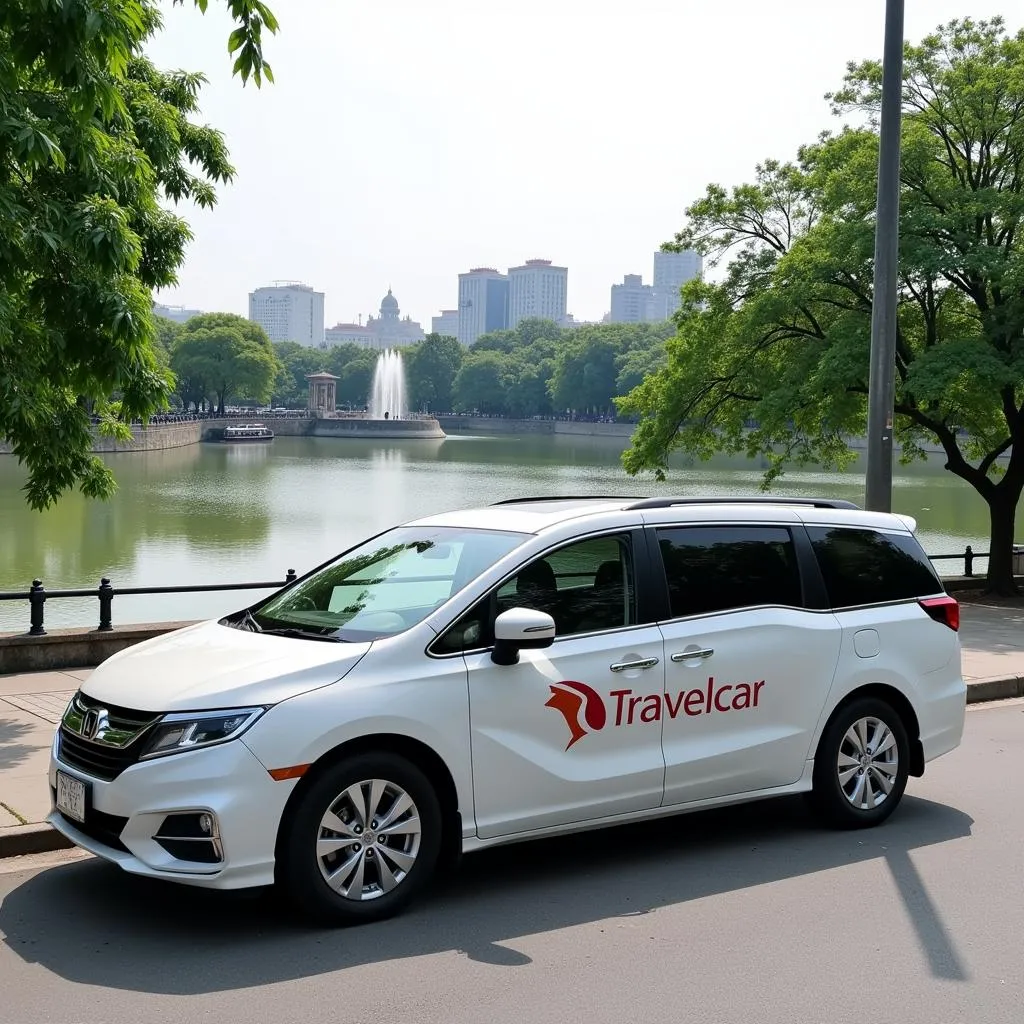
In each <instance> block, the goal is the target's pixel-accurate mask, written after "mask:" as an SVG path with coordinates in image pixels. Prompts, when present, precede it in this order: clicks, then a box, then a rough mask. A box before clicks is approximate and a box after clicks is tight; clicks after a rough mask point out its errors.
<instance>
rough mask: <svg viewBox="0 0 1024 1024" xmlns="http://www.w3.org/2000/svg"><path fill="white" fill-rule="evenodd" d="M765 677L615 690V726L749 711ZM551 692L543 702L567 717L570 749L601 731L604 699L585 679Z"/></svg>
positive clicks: (552, 687)
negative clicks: (659, 689)
mask: <svg viewBox="0 0 1024 1024" xmlns="http://www.w3.org/2000/svg"><path fill="white" fill-rule="evenodd" d="M763 687H764V680H763V679H761V680H759V681H758V682H756V683H725V684H722V683H716V682H715V678H714V676H711V677H710V678H709V679H708V681H707V685H706V686H701V687H696V688H694V689H692V690H680V691H679V692H678V693H675V694H670V693H649V694H637V693H633V691H632V690H612V692H611V693H610V694H608V697H609V699H610V700H612V701H614V719H613V721H612V725H613V726H619V725H634V724H635V723H636V722H660V721H661V719H662V717H665V718H670V719H674V718H676V717H677V716H678V715H679V714H680V713H682V714H685V715H687V716H689V717H691V718H693V717H696V716H698V715H711V714H716V713H720V712H727V711H746V710H748V709H749V708H756V707H757V705H758V701H759V700H760V697H761V690H762V688H763ZM548 689H549V690H551V696H550V697H548V699H547V701H546V702H545V704H544V707H546V708H554V709H555V711H557V712H559V713H560V714H561V716H562V717H563V718H564V719H565V724H566V727H567V728H568V730H569V742H568V743H567V744H566V745H565V749H566V750H568V749H569V748H570V747H571V746H572V745H573V744H574V743H577V742H578V741H579V740H581V739H583V737H584V736H586V735H587V734H588V733H591V732H600V731H601V730H602V729H603V728H604V727H605V725H606V724H607V723H608V718H609V715H608V709H607V707H606V706H605V699H604V698H603V697H602V696H601V695H600V694H599V693H598V692H597V691H596V690H595V689H593V688H592V687H590V686H588V685H587V684H586V683H580V682H576V681H575V680H572V679H564V680H562V681H561V682H559V683H551V684H549V686H548Z"/></svg>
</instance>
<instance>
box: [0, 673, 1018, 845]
mask: <svg viewBox="0 0 1024 1024" xmlns="http://www.w3.org/2000/svg"><path fill="white" fill-rule="evenodd" d="M1013 697H1024V676H1011V677H1009V678H1003V677H996V678H994V679H978V680H974V681H972V682H970V683H968V684H967V703H968V704H984V703H987V702H989V701H996V700H1008V699H1010V698H1013ZM73 846H74V843H72V842H71V840H70V839H68V838H67V837H66V836H65V835H63V834H62V833H60V832H58V831H57V830H56V829H55V828H53V826H52V825H48V824H47V823H46V822H45V821H44V822H40V823H38V824H35V825H12V826H10V827H6V828H0V858H4V857H24V856H27V855H29V854H33V853H50V852H52V851H54V850H70V849H72V848H73Z"/></svg>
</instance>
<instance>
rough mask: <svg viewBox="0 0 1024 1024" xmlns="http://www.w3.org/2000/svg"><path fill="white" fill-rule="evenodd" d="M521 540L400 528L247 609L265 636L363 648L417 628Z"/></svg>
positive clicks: (448, 530)
mask: <svg viewBox="0 0 1024 1024" xmlns="http://www.w3.org/2000/svg"><path fill="white" fill-rule="evenodd" d="M526 539H527V538H526V535H525V534H519V533H500V532H497V531H493V530H468V529H461V528H453V527H412V526H409V527H400V528H399V529H396V530H390V531H388V532H387V533H384V534H382V535H381V536H379V537H375V538H374V539H373V540H371V541H367V542H366V543H365V544H362V545H360V546H359V547H357V548H354V549H353V550H352V551H349V552H348V553H347V554H345V555H343V556H342V557H341V558H339V559H338V560H337V561H335V562H332V563H331V564H330V565H327V566H325V567H324V568H322V569H320V570H319V571H318V572H315V573H313V575H312V576H310V577H309V578H308V579H305V580H302V581H300V582H299V583H296V584H295V585H294V586H292V587H290V588H289V589H288V590H286V591H284V592H283V593H281V594H277V595H275V596H274V597H271V598H270V599H269V600H268V601H266V602H265V603H264V604H262V605H259V606H257V607H255V608H253V609H252V615H251V619H252V620H254V621H255V625H256V626H257V627H259V628H260V629H262V630H301V631H303V632H306V633H309V634H312V635H314V636H330V637H333V638H335V639H338V640H349V641H360V640H364V641H365V640H372V639H376V638H379V637H385V636H393V635H394V634H396V633H401V632H402V631H403V630H406V629H409V628H410V627H411V626H415V625H416V624H417V623H418V622H422V621H423V619H425V618H426V617H427V616H428V615H429V614H430V613H431V612H432V611H433V610H434V609H435V608H437V607H439V606H440V605H442V604H443V603H444V602H445V601H447V600H448V599H449V598H450V597H452V596H454V595H455V594H457V593H458V592H459V591H460V590H462V589H463V587H465V586H467V585H468V584H469V583H471V582H472V581H473V580H474V579H475V578H476V577H477V576H479V575H480V573H481V572H483V571H484V570H485V569H486V568H487V567H488V566H490V565H492V564H493V563H494V562H496V561H497V560H498V559H500V558H502V557H503V556H505V555H507V554H508V553H509V552H510V551H512V550H513V549H514V548H516V547H518V546H519V545H520V544H522V543H523V542H524V541H525V540H526Z"/></svg>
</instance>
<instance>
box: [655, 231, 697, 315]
mask: <svg viewBox="0 0 1024 1024" xmlns="http://www.w3.org/2000/svg"><path fill="white" fill-rule="evenodd" d="M703 273H704V258H703V257H702V256H701V254H700V253H699V252H694V251H693V250H692V249H684V250H683V251H682V252H656V253H655V254H654V317H653V319H655V320H667V319H668V318H669V317H670V316H672V314H673V313H675V311H676V310H677V309H679V306H680V303H681V301H682V300H681V298H680V295H679V289H680V288H682V286H683V285H684V284H685V283H686V282H687V281H692V280H693V279H694V278H695V277H700V276H701V275H702V274H703Z"/></svg>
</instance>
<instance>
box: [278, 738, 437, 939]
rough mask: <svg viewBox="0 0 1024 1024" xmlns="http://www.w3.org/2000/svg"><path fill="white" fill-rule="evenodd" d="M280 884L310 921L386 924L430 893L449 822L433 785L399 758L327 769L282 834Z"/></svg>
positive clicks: (365, 757)
mask: <svg viewBox="0 0 1024 1024" xmlns="http://www.w3.org/2000/svg"><path fill="white" fill-rule="evenodd" d="M283 827H284V828H285V829H286V830H287V831H286V833H285V834H283V835H282V836H281V842H280V843H279V862H278V867H277V878H278V883H279V885H280V886H281V887H282V888H283V890H284V891H285V893H286V895H287V896H288V897H289V898H290V901H291V902H292V903H293V904H294V905H295V906H296V909H298V910H299V911H300V912H301V913H302V914H303V915H304V916H306V917H309V918H312V919H314V920H317V921H320V922H324V923H330V924H360V923H365V922H369V921H377V920H381V919H383V918H385V917H390V916H391V915H392V914H394V913H396V912H397V911H399V910H401V909H402V908H403V907H405V906H406V905H407V904H408V903H409V902H410V901H411V900H412V899H413V898H414V897H415V896H416V895H417V893H418V892H419V891H420V890H421V889H422V888H423V887H424V885H426V883H427V882H428V881H429V880H430V877H431V875H432V874H433V872H434V868H435V865H436V864H437V859H438V854H439V852H440V849H441V829H442V818H441V809H440V805H439V803H438V799H437V795H436V793H435V791H434V788H433V786H432V785H431V784H430V781H429V779H428V778H427V777H426V775H424V773H423V772H422V771H421V770H420V769H419V768H418V767H417V766H416V765H414V764H412V763H411V762H410V761H407V760H406V759H405V758H403V757H399V756H398V755H394V754H387V753H382V754H359V755H356V756H353V757H351V758H347V759H345V760H343V761H340V762H339V763H338V764H336V765H333V766H332V767H330V768H328V769H327V770H326V771H325V772H324V773H323V774H322V775H320V776H319V777H318V778H317V779H316V780H315V781H314V782H313V783H312V785H310V786H309V788H308V789H307V790H306V792H305V793H303V795H302V797H301V799H300V802H299V804H298V806H297V808H296V810H295V813H294V815H292V816H291V818H290V821H288V822H287V823H286V824H285V825H284V826H283Z"/></svg>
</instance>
